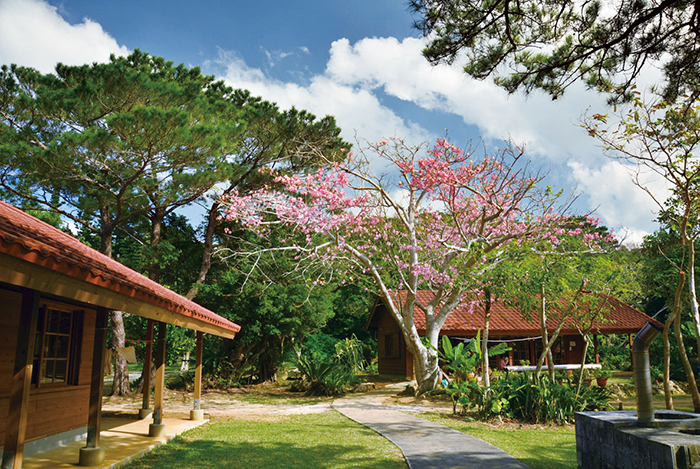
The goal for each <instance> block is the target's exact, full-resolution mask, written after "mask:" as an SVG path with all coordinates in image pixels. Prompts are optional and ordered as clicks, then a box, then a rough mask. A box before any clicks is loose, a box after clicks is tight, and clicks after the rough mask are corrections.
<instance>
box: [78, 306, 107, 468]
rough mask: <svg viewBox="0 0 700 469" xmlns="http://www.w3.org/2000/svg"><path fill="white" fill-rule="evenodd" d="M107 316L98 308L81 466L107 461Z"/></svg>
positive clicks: (104, 311) (97, 464) (103, 310)
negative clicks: (103, 428) (103, 438)
mask: <svg viewBox="0 0 700 469" xmlns="http://www.w3.org/2000/svg"><path fill="white" fill-rule="evenodd" d="M107 316H108V311H107V310H106V309H105V308H97V315H96V317H95V341H94V343H93V346H92V374H91V375H90V408H89V410H88V427H87V443H86V445H85V448H80V458H79V461H78V464H79V465H81V466H99V465H101V464H103V463H104V460H105V449H104V448H102V447H100V423H101V420H102V387H103V385H104V368H105V367H104V359H105V347H106V345H107Z"/></svg>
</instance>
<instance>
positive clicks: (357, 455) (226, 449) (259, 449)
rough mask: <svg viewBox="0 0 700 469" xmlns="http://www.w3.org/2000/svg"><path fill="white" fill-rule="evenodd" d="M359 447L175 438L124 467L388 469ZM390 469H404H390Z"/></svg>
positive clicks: (380, 461) (382, 461)
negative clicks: (343, 468) (356, 468)
mask: <svg viewBox="0 0 700 469" xmlns="http://www.w3.org/2000/svg"><path fill="white" fill-rule="evenodd" d="M365 450H366V448H365V447H363V446H360V445H353V446H347V445H341V444H338V445H328V444H321V445H318V446H314V447H300V446H297V445H294V444H293V443H254V442H238V443H231V442H224V441H210V440H197V441H186V440H184V439H182V438H178V439H175V440H173V441H172V442H170V443H169V444H168V445H167V446H164V447H161V448H158V449H156V450H154V451H153V452H151V453H149V454H148V455H147V456H145V457H143V458H141V459H138V460H137V461H134V462H133V464H131V465H127V466H125V467H127V468H136V467H138V468H148V469H160V468H173V467H212V468H219V467H232V468H233V467H236V468H243V467H284V468H292V469H293V468H300V469H301V468H326V467H327V468H331V467H333V468H339V467H348V468H350V467H363V468H376V469H384V468H387V467H392V466H391V465H390V464H391V461H389V460H378V459H376V458H371V457H367V456H366V455H365V454H364V453H365ZM393 467H405V466H402V465H398V464H396V465H394V466H393Z"/></svg>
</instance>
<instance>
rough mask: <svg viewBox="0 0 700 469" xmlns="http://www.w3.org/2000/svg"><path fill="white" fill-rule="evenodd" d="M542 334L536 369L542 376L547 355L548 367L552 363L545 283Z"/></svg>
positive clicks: (552, 375) (542, 294) (541, 287)
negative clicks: (540, 352) (540, 350)
mask: <svg viewBox="0 0 700 469" xmlns="http://www.w3.org/2000/svg"><path fill="white" fill-rule="evenodd" d="M539 313H540V334H541V335H542V347H543V349H542V354H541V355H540V358H539V360H537V368H536V369H535V376H536V377H537V378H539V377H540V373H542V365H544V359H545V357H547V358H549V360H548V362H549V363H548V364H547V367H550V366H551V365H552V354H551V353H550V352H549V334H548V332H547V298H546V296H545V291H544V285H540V311H539ZM550 375H551V377H552V378H554V369H552V370H551V371H550Z"/></svg>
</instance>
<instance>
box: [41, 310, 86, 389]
mask: <svg viewBox="0 0 700 469" xmlns="http://www.w3.org/2000/svg"><path fill="white" fill-rule="evenodd" d="M82 323H83V314H82V311H75V310H73V309H72V308H71V307H70V305H62V304H58V303H44V304H42V305H41V306H40V308H39V318H38V321H37V331H36V338H35V340H34V366H33V369H32V384H35V385H36V386H37V387H41V386H47V385H56V384H63V385H66V384H78V370H79V366H80V345H81V342H82Z"/></svg>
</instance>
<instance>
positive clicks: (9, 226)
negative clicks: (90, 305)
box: [0, 202, 241, 333]
mask: <svg viewBox="0 0 700 469" xmlns="http://www.w3.org/2000/svg"><path fill="white" fill-rule="evenodd" d="M0 252H2V253H4V254H8V255H10V256H13V257H16V258H19V259H22V260H24V261H27V262H30V263H32V264H35V265H39V266H41V267H45V268H47V269H50V270H53V271H55V272H59V273H62V274H65V275H68V276H70V277H73V278H76V279H79V280H84V281H86V282H89V283H91V284H94V285H98V286H101V287H104V288H108V289H110V290H113V291H115V292H117V293H119V294H122V295H126V296H129V297H132V298H137V299H139V300H142V301H144V302H146V303H150V304H152V305H155V306H159V307H161V308H165V309H167V310H169V311H172V312H174V313H177V314H180V315H183V316H187V317H189V318H192V319H196V320H199V321H203V322H206V323H209V324H211V325H213V326H216V327H218V328H222V329H225V330H227V331H231V332H233V333H236V332H238V331H239V330H240V329H241V328H240V326H239V325H237V324H235V323H233V322H231V321H229V320H228V319H226V318H223V317H221V316H219V315H218V314H215V313H213V312H212V311H210V310H208V309H206V308H204V307H202V306H200V305H198V304H197V303H195V302H193V301H190V300H188V299H187V298H185V297H183V296H180V295H178V294H177V293H175V292H173V291H172V290H169V289H167V288H165V287H163V286H162V285H160V284H158V283H156V282H154V281H152V280H150V279H148V278H146V277H144V276H143V275H141V274H139V273H137V272H134V271H133V270H131V269H129V268H128V267H125V266H124V265H122V264H120V263H119V262H117V261H115V260H114V259H111V258H109V257H107V256H105V255H103V254H101V253H100V252H98V251H96V250H94V249H92V248H90V247H88V246H86V245H85V244H83V243H81V242H80V241H78V240H77V239H75V238H74V237H72V236H70V235H69V234H66V233H64V232H62V231H61V230H58V229H56V228H54V227H53V226H51V225H49V224H47V223H44V222H42V221H41V220H38V219H36V218H34V217H32V216H31V215H29V214H27V213H24V212H23V211H21V210H19V209H17V208H15V207H13V206H11V205H9V204H6V203H4V202H0Z"/></svg>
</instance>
